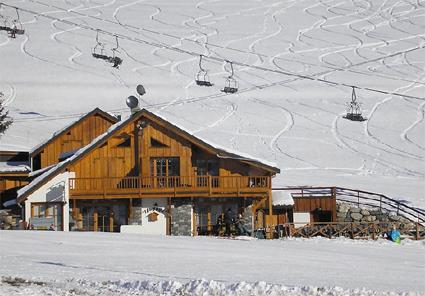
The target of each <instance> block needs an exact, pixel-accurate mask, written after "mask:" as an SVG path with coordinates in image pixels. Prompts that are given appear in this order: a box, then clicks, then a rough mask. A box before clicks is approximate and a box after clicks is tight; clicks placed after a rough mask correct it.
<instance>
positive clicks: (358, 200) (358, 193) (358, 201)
mask: <svg viewBox="0 0 425 296" xmlns="http://www.w3.org/2000/svg"><path fill="white" fill-rule="evenodd" d="M357 207H358V208H360V192H359V191H357Z"/></svg>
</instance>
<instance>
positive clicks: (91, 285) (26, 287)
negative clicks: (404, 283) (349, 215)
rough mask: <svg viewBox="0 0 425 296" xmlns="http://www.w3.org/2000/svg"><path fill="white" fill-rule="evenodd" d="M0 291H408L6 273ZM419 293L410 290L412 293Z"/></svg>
mask: <svg viewBox="0 0 425 296" xmlns="http://www.w3.org/2000/svg"><path fill="white" fill-rule="evenodd" d="M0 293H3V294H4V295H18V294H19V295H31V296H33V295H80V294H81V295H87V294H89V295H90V294H93V295H139V296H153V295H161V296H175V295H188V296H189V295H191V296H197V295H199V296H200V295H206V296H207V295H214V296H262V295H264V296H265V295H269V296H270V295H276V296H278V295H279V296H307V295H310V296H311V295H317V296H340V295H341V296H342V295H352V296H356V295H359V296H360V295H361V296H375V295H388V296H389V295H391V296H396V295H406V294H405V293H402V292H400V293H394V292H391V293H389V292H388V293H385V292H384V293H381V292H376V291H373V290H368V289H364V288H363V289H343V288H341V287H311V286H305V287H288V286H284V285H275V284H268V283H266V282H256V283H247V282H240V283H234V284H226V283H221V282H217V281H208V280H205V279H200V280H194V281H189V282H187V283H181V282H179V281H159V282H156V281H134V282H126V281H116V282H111V281H107V282H90V281H86V280H74V279H72V280H69V281H66V282H64V283H61V282H57V281H56V282H42V281H36V280H24V279H21V278H12V277H3V278H2V281H0ZM415 295H420V293H415V292H412V293H409V296H415Z"/></svg>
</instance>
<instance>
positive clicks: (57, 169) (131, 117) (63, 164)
mask: <svg viewBox="0 0 425 296" xmlns="http://www.w3.org/2000/svg"><path fill="white" fill-rule="evenodd" d="M142 115H148V116H149V115H152V116H155V117H157V118H158V119H160V120H163V121H164V122H166V123H167V124H169V125H170V126H174V127H176V128H178V129H179V130H181V131H183V132H185V133H187V134H188V135H189V136H191V137H192V138H193V139H197V140H199V141H201V142H202V143H204V144H206V145H208V146H211V148H214V149H215V150H218V153H217V156H218V157H224V158H226V157H227V158H232V159H239V160H245V161H250V162H255V163H259V164H263V165H265V166H270V165H269V164H265V163H263V162H262V161H260V160H258V159H255V158H253V157H250V156H246V155H241V154H236V153H233V152H227V151H226V150H222V149H221V148H216V147H214V146H213V145H212V144H209V143H207V142H205V141H204V140H201V139H199V138H197V137H195V136H193V135H192V134H190V133H189V132H186V131H185V130H184V129H182V128H179V127H177V126H175V125H173V124H171V123H170V122H169V121H167V120H165V119H164V118H161V117H159V116H157V115H156V114H153V113H151V112H149V111H148V110H146V109H143V110H141V111H139V112H137V113H135V114H133V115H129V116H128V117H127V118H125V119H124V120H122V121H119V122H117V123H116V124H114V125H112V126H111V127H109V128H108V130H107V131H106V132H104V133H103V134H101V135H99V136H98V137H96V138H95V139H94V140H93V141H92V142H91V143H90V144H88V145H86V146H84V147H82V148H80V149H79V150H77V151H76V152H75V153H74V154H73V155H72V156H71V157H69V158H67V159H65V160H63V161H61V162H59V163H58V164H56V165H54V166H52V167H51V168H50V169H49V170H48V171H46V172H44V173H43V174H42V175H40V176H38V177H37V178H35V179H34V180H33V181H32V182H31V183H30V184H28V185H27V186H25V187H23V188H21V189H19V190H18V197H17V200H18V201H22V199H24V198H25V197H26V196H27V195H28V194H29V193H31V192H33V190H36V189H37V188H38V187H39V185H41V184H44V182H45V181H47V180H49V179H50V178H51V177H53V176H54V175H56V174H58V173H59V172H61V171H62V170H64V169H65V168H66V167H67V166H68V165H69V164H70V163H72V162H73V161H74V160H76V159H77V158H79V157H80V156H81V155H83V154H84V153H86V152H87V151H90V150H91V149H93V148H95V147H97V146H98V145H100V144H102V143H104V142H105V141H106V140H107V139H108V138H109V137H110V136H112V135H113V134H114V133H115V131H117V130H119V129H121V128H122V127H124V126H125V125H127V124H128V123H130V122H131V121H133V120H135V119H136V118H140V117H141V116H142ZM270 167H271V169H273V170H275V171H276V172H279V169H278V168H277V167H275V166H270Z"/></svg>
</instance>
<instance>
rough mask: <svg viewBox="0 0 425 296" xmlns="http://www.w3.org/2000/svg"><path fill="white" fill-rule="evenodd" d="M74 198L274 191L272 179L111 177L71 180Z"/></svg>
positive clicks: (260, 177)
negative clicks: (86, 195)
mask: <svg viewBox="0 0 425 296" xmlns="http://www.w3.org/2000/svg"><path fill="white" fill-rule="evenodd" d="M69 188H70V194H71V196H73V195H74V196H75V195H84V194H89V195H90V194H92V195H96V194H104V195H110V194H120V193H127V194H135V193H138V194H140V195H143V194H158V193H172V194H175V195H179V194H180V195H181V194H184V193H189V192H192V193H205V194H208V195H214V194H215V195H217V194H221V193H233V194H236V195H239V194H244V193H258V192H267V191H268V190H270V189H271V179H270V177H268V176H258V177H257V176H250V177H248V176H190V177H182V176H172V177H111V178H71V179H70V180H69Z"/></svg>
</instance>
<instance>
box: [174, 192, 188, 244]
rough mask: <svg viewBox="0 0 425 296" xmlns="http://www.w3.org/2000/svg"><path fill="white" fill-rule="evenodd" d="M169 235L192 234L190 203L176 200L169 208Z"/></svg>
mask: <svg viewBox="0 0 425 296" xmlns="http://www.w3.org/2000/svg"><path fill="white" fill-rule="evenodd" d="M171 217H172V218H171V235H186V236H191V235H192V203H191V202H190V200H188V201H177V202H176V203H175V204H174V207H173V208H171Z"/></svg>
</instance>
